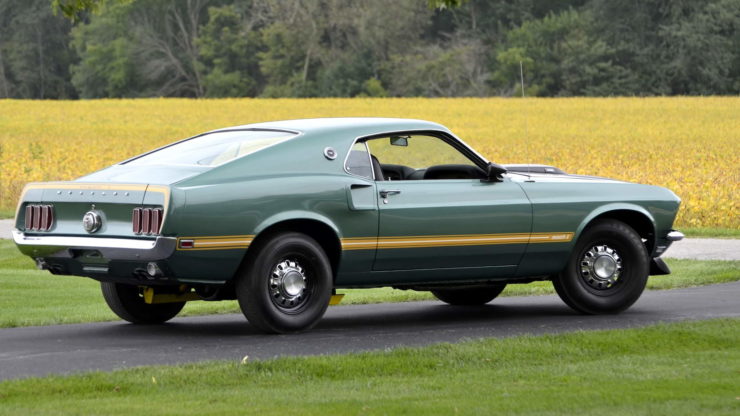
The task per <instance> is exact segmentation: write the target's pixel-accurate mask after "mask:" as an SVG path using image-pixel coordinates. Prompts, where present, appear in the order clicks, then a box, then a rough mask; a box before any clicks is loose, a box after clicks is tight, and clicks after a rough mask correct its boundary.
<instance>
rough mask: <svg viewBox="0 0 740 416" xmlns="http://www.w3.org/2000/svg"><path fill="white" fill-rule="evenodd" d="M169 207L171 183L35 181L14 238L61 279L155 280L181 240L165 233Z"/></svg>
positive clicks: (25, 196)
mask: <svg viewBox="0 0 740 416" xmlns="http://www.w3.org/2000/svg"><path fill="white" fill-rule="evenodd" d="M169 205H170V188H169V187H168V186H165V185H152V184H124V183H90V182H46V183H32V184H29V185H28V186H26V189H25V190H24V192H23V195H22V197H21V200H20V203H19V205H18V211H17V214H16V218H15V229H14V230H13V239H14V240H15V243H16V244H17V246H18V248H19V249H20V250H21V252H23V253H24V254H26V255H28V256H30V257H32V258H34V259H35V260H36V263H37V265H38V267H39V268H41V269H47V270H49V271H51V272H52V273H54V274H69V275H78V276H88V277H91V278H94V279H97V280H109V281H125V282H131V283H133V282H136V281H141V280H144V281H154V280H157V279H156V278H157V276H158V275H164V274H165V273H163V271H162V270H161V268H163V267H166V261H165V260H166V259H167V258H169V257H170V256H172V254H173V252H174V250H175V245H176V241H177V240H176V238H174V237H165V236H163V235H162V230H163V229H164V227H165V224H166V222H167V213H168V211H169ZM147 268H149V270H147ZM154 269H158V270H154ZM152 271H155V272H154V273H150V272H152Z"/></svg>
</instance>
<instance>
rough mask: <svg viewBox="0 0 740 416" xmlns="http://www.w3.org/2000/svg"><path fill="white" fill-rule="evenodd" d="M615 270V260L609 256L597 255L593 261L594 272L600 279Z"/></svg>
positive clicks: (606, 277)
mask: <svg viewBox="0 0 740 416" xmlns="http://www.w3.org/2000/svg"><path fill="white" fill-rule="evenodd" d="M616 271H617V262H616V261H614V259H613V258H612V257H611V256H599V257H598V258H597V259H596V261H594V273H596V276H598V277H600V278H602V279H608V278H610V277H612V275H614V272H616Z"/></svg>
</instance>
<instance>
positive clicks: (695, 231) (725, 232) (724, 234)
mask: <svg viewBox="0 0 740 416" xmlns="http://www.w3.org/2000/svg"><path fill="white" fill-rule="evenodd" d="M681 232H682V233H684V235H686V237H689V238H740V229H738V228H711V227H694V228H681Z"/></svg>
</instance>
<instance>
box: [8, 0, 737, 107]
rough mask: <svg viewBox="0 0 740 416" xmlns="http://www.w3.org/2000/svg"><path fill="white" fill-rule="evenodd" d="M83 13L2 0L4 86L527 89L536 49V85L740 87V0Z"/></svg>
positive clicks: (181, 1) (275, 4)
mask: <svg viewBox="0 0 740 416" xmlns="http://www.w3.org/2000/svg"><path fill="white" fill-rule="evenodd" d="M85 1H88V0H85ZM57 3H58V0H57ZM94 3H95V2H94ZM430 3H432V4H437V5H441V6H443V7H430ZM96 5H97V3H96ZM445 5H447V6H449V7H444V6H445ZM76 17H77V19H75V20H74V21H73V20H70V19H67V18H65V17H64V16H61V15H57V14H56V13H55V9H54V8H53V7H52V6H51V4H50V0H24V1H22V2H19V1H16V0H0V98H45V99H74V98H102V97H153V96H167V97H357V96H381V97H382V96H392V97H397V96H398V97H403V96H423V97H446V96H491V95H498V96H511V95H518V94H521V87H520V83H519V70H520V62H521V63H522V64H523V67H524V72H525V79H526V91H525V92H526V93H527V94H528V95H530V96H610V95H630V96H631V95H637V96H651V95H718V94H719V95H724V94H738V93H740V31H739V30H738V29H739V28H740V0H706V1H696V0H550V1H546V2H542V1H537V0H467V1H464V0H463V1H458V0H453V1H449V0H447V1H433V2H429V1H427V0H372V1H366V0H239V1H237V0H125V1H107V2H106V1H103V2H102V3H101V4H99V7H96V9H95V10H94V12H90V11H84V10H83V11H82V12H81V13H80V14H79V15H77V16H76Z"/></svg>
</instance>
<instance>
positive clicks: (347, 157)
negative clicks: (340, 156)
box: [342, 137, 375, 181]
mask: <svg viewBox="0 0 740 416" xmlns="http://www.w3.org/2000/svg"><path fill="white" fill-rule="evenodd" d="M361 138H362V137H357V138H355V140H354V141H352V144H351V145H350V146H349V150H347V155H346V156H344V164H343V165H342V168H343V169H344V171H345V172H346V173H347V174H349V175H352V176H354V177H357V178H362V179H369V180H371V181H374V180H375V169H373V158H372V156H370V148H369V147H367V143H363V145H365V152H366V153H367V158H368V162H370V175H371V177H370V178H368V177H367V176H362V175H357V174H355V173H352V172H350V171H349V170H347V162H348V161H349V154H350V153H351V152H352V148H353V147H355V143H357V141H358V140H360V139H361Z"/></svg>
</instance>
